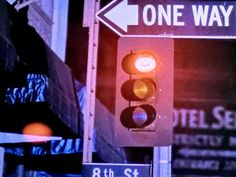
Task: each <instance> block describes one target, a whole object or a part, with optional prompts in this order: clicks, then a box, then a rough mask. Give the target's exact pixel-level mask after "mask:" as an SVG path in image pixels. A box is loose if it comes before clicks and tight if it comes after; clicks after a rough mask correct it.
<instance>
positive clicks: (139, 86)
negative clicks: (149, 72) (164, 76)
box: [133, 79, 156, 100]
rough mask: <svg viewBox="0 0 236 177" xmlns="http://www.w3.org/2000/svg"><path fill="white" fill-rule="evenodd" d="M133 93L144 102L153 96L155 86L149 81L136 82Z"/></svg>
mask: <svg viewBox="0 0 236 177" xmlns="http://www.w3.org/2000/svg"><path fill="white" fill-rule="evenodd" d="M133 92H134V95H135V96H136V97H137V98H139V99H140V100H146V99H148V98H150V97H152V96H153V95H154V94H155V92H156V85H155V83H154V81H153V80H151V79H140V80H136V81H135V82H134V85H133Z"/></svg>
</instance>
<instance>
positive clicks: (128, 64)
mask: <svg viewBox="0 0 236 177" xmlns="http://www.w3.org/2000/svg"><path fill="white" fill-rule="evenodd" d="M122 67H123V69H124V71H125V72H126V73H128V74H139V73H149V72H151V71H153V70H154V69H155V68H156V67H157V62H156V58H155V56H154V55H153V54H152V53H151V52H147V51H142V52H137V53H130V54H128V55H126V56H125V57H124V59H123V60H122Z"/></svg>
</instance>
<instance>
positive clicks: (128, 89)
mask: <svg viewBox="0 0 236 177" xmlns="http://www.w3.org/2000/svg"><path fill="white" fill-rule="evenodd" d="M173 49H174V47H173V40H172V39H165V38H163V39H162V38H135V37H132V38H129V37H121V38H119V39H118V49H117V68H116V69H117V72H116V100H115V136H114V137H115V143H116V144H117V145H118V146H135V147H139V146H140V147H148V146H165V145H170V144H171V143H172V124H173V123H172V121H173V117H172V116H173V67H174V66H173V53H174V51H173Z"/></svg>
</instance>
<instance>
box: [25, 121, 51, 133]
mask: <svg viewBox="0 0 236 177" xmlns="http://www.w3.org/2000/svg"><path fill="white" fill-rule="evenodd" d="M22 133H23V134H25V135H36V136H51V135H52V130H51V129H50V128H49V127H48V126H47V125H45V124H43V123H40V122H33V123H30V124H28V125H26V126H25V127H24V128H23V130H22Z"/></svg>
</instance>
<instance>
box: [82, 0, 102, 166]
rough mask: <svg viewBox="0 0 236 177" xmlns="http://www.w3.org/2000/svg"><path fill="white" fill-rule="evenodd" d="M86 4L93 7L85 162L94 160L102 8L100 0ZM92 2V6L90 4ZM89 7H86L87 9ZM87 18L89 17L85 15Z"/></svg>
mask: <svg viewBox="0 0 236 177" xmlns="http://www.w3.org/2000/svg"><path fill="white" fill-rule="evenodd" d="M93 1H94V2H93ZM84 3H85V6H86V7H88V6H89V7H90V8H89V9H92V11H90V13H91V15H90V17H91V18H92V20H89V21H90V22H91V24H90V25H89V44H88V63H87V80H86V113H85V119H84V140H83V163H89V162H92V147H93V133H94V114H95V98H96V75H97V50H98V34H99V22H98V20H96V18H95V14H96V12H97V11H98V10H99V8H100V1H99V0H84ZM89 4H91V6H90V5H89ZM86 9H88V8H84V10H86ZM84 18H87V17H84Z"/></svg>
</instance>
